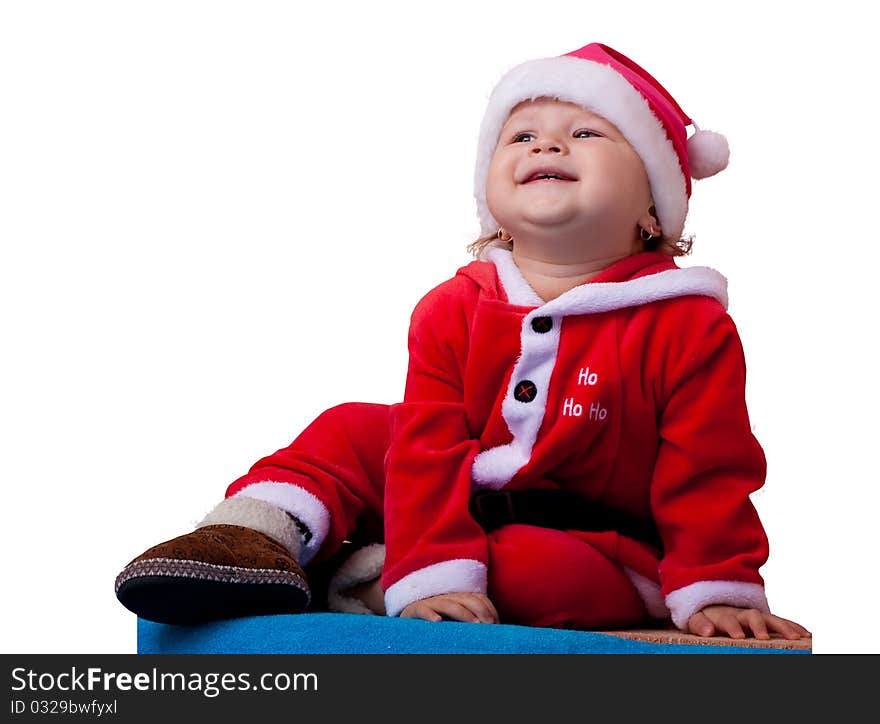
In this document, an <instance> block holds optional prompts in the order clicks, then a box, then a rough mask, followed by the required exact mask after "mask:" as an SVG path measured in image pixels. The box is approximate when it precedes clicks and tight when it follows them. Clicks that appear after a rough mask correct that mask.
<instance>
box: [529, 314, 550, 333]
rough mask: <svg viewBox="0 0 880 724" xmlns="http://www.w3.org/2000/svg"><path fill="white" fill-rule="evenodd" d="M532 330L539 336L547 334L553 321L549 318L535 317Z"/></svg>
mask: <svg viewBox="0 0 880 724" xmlns="http://www.w3.org/2000/svg"><path fill="white" fill-rule="evenodd" d="M532 329H534V330H535V331H536V332H538V333H539V334H544V332H549V331H550V330H551V329H553V319H552V318H550V317H535V318H534V319H533V320H532Z"/></svg>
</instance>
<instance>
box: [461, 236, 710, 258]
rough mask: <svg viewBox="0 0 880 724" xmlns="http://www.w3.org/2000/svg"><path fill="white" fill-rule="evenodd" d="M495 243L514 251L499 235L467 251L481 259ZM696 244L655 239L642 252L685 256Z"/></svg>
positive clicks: (484, 238) (691, 240) (690, 239)
mask: <svg viewBox="0 0 880 724" xmlns="http://www.w3.org/2000/svg"><path fill="white" fill-rule="evenodd" d="M493 241H495V242H498V244H497V245H498V246H501V247H502V248H505V249H512V248H513V242H507V243H504V242H501V241H500V240H499V239H498V234H497V233H495V234H487V235H486V236H481V237H480V238H479V239H477V240H476V241H473V242H471V243H470V244H468V246H467V250H468V252H469V253H470V254H473V256H475V257H477V258H479V256H480V254H482V253H483V250H484V249H485V248H486V247H487V246H489V245H490V244H491V243H492V242H493ZM693 244H694V237H693V235H691V236H689V237H687V238H685V237H682V238H681V239H679V240H678V241H676V242H674V243H673V242H672V241H670V240H669V239H666V238H665V237H655V238H653V239H651V240H650V241H642V251H662V252H664V253H666V254H669V256H685V255H687V254H690V253H691V247H692V246H693Z"/></svg>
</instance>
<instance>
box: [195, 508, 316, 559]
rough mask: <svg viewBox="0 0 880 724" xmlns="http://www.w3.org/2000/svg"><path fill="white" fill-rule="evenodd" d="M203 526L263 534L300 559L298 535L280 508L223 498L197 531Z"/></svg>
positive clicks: (294, 526)
mask: <svg viewBox="0 0 880 724" xmlns="http://www.w3.org/2000/svg"><path fill="white" fill-rule="evenodd" d="M206 525H241V526H244V527H245V528H253V529H254V530H258V531H260V533H265V534H266V535H267V536H269V537H270V538H272V539H273V540H276V541H278V542H279V543H280V544H281V545H283V546H284V547H285V548H287V550H289V551H290V554H291V555H292V556H293V557H294V558H296V559H297V560H299V554H300V534H299V529H298V528H297V527H296V523H294V522H293V521H292V520H291V519H290V516H289V515H287V513H285V512H284V511H283V510H281V508H278V507H276V506H274V505H271V504H270V503H266V502H263V501H262V500H256V499H254V498H236V497H232V498H226V500H224V501H223V502H222V503H220V504H219V505H217V506H215V507H214V509H213V510H211V512H210V513H208V514H207V515H206V516H205V517H204V519H203V520H202V521H201V523H199V524H198V525H196V528H204V527H205V526H206Z"/></svg>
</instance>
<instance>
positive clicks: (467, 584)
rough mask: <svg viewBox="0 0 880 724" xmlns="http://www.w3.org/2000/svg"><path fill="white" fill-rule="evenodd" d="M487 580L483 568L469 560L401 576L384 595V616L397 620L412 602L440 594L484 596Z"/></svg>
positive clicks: (459, 560)
mask: <svg viewBox="0 0 880 724" xmlns="http://www.w3.org/2000/svg"><path fill="white" fill-rule="evenodd" d="M487 579H488V576H487V569H486V565H485V564H484V563H481V562H480V561H477V560H473V559H471V558H455V559H453V560H451V561H442V562H440V563H433V564H432V565H430V566H425V567H424V568H420V569H419V570H417V571H413V572H412V573H410V574H409V575H408V576H404V577H403V578H401V579H400V580H399V581H397V583H395V584H393V585H392V586H391V587H389V588H388V590H387V591H385V613H386V615H388V616H398V615H400V612H401V611H403V609H405V608H406V607H407V606H408V605H409V604H411V603H412V602H413V601H420V600H421V599H423V598H428V597H429V596H438V595H440V594H441V593H485V592H486V589H487V585H488V581H487Z"/></svg>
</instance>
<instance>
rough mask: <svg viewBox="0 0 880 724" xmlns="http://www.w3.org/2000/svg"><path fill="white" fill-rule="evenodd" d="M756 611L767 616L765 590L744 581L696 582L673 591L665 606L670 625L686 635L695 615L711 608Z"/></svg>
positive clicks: (768, 608)
mask: <svg viewBox="0 0 880 724" xmlns="http://www.w3.org/2000/svg"><path fill="white" fill-rule="evenodd" d="M713 604H715V605H723V606H737V607H739V608H756V609H758V610H759V611H763V612H764V613H770V606H768V605H767V597H766V596H765V594H764V587H763V586H762V585H760V584H759V583H744V582H743V581H697V582H696V583H691V584H690V585H689V586H684V587H683V588H679V589H676V590H675V591H673V592H672V593H670V594H669V595H668V596H666V605H667V606H668V607H669V610H670V611H671V612H672V622H673V623H674V624H675V625H676V626H678V628H679V629H681V630H682V631H687V630H688V627H687V624H688V619H689V618H690V617H691V616H693V615H694V614H695V613H697V611H700V610H701V609H703V608H705V607H706V606H711V605H713Z"/></svg>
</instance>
